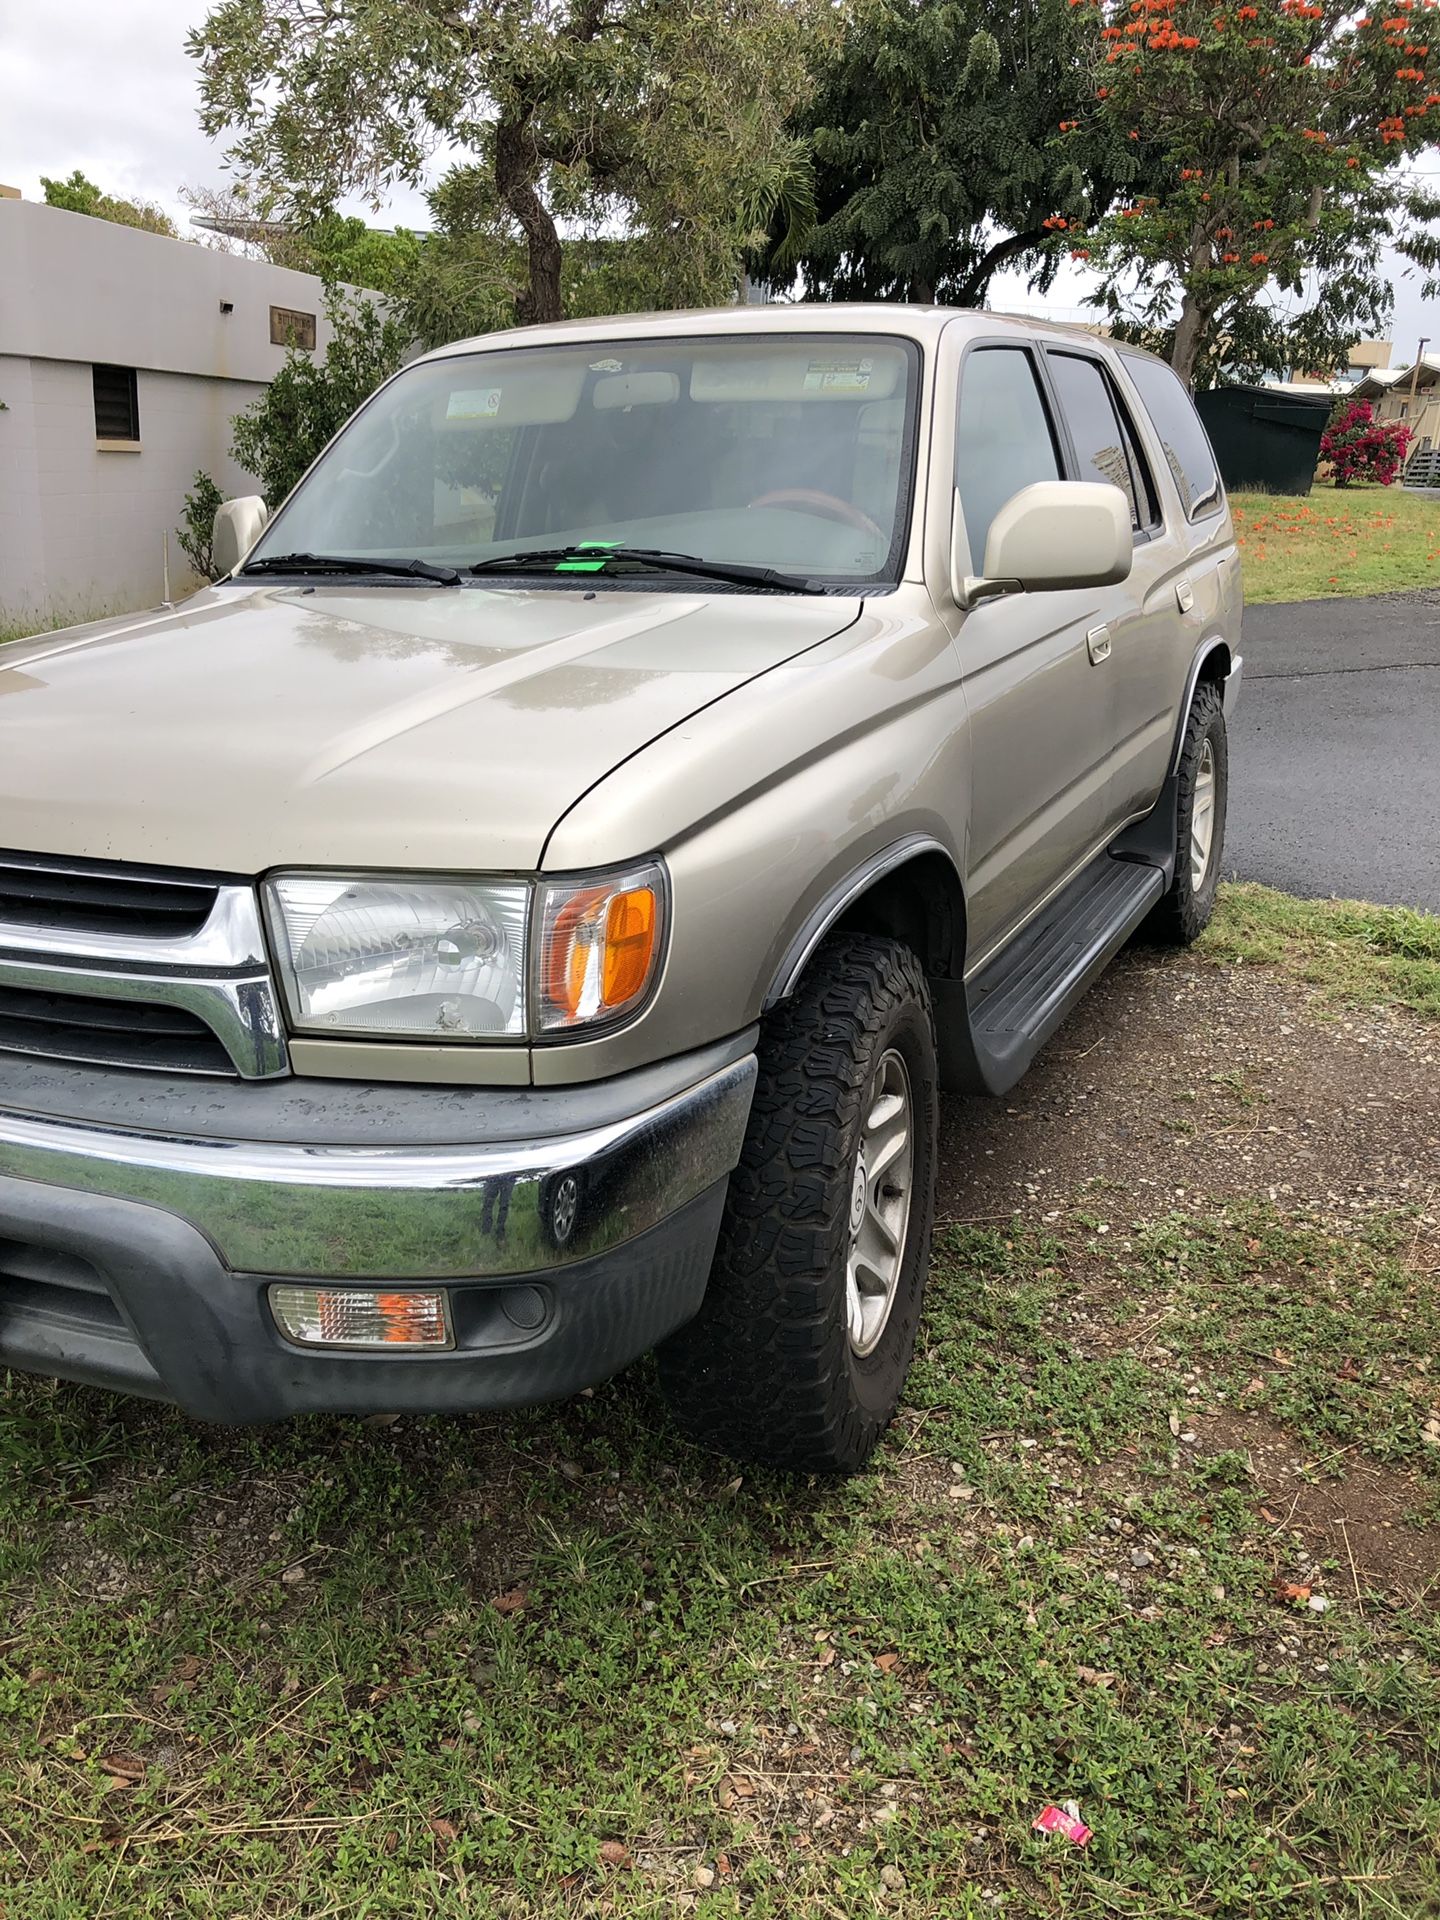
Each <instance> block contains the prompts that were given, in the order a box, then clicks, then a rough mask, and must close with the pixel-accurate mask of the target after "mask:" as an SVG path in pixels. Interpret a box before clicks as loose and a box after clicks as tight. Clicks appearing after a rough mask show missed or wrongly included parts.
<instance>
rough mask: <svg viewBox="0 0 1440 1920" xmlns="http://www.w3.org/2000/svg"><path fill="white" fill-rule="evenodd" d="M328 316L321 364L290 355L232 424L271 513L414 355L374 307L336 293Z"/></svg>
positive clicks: (238, 455)
mask: <svg viewBox="0 0 1440 1920" xmlns="http://www.w3.org/2000/svg"><path fill="white" fill-rule="evenodd" d="M325 311H326V315H327V317H328V319H329V321H330V325H331V327H332V328H333V330H334V332H333V338H332V339H331V341H330V344H329V346H328V347H327V349H326V351H325V354H324V356H323V358H321V359H318V360H317V359H316V358H315V357H314V355H313V354H309V353H303V352H301V351H300V350H299V349H298V348H294V347H292V348H291V349H290V350H289V352H288V353H287V354H286V355H285V364H284V366H283V367H281V369H280V371H279V373H277V374H276V376H275V378H274V379H273V380H272V381H271V382H270V385H269V386H268V387H267V388H266V390H265V392H264V393H262V394H261V395H260V397H259V399H258V400H256V401H255V402H254V404H253V405H252V406H250V407H248V408H247V409H246V411H245V412H244V413H242V414H238V415H237V416H236V418H235V421H234V423H233V428H232V432H233V440H234V444H233V446H232V448H231V452H232V453H233V455H234V457H235V459H236V461H238V463H239V464H240V465H241V466H242V467H244V468H245V470H246V472H247V473H253V474H254V475H255V477H256V479H257V480H258V481H259V482H260V491H261V493H262V494H263V495H264V496H265V499H266V500H267V501H268V502H269V504H270V505H271V506H272V507H278V506H279V504H280V502H281V501H282V500H283V499H284V498H285V496H286V494H288V493H289V491H290V489H291V488H292V487H293V486H294V485H295V482H296V481H297V480H298V479H299V478H300V476H301V474H303V473H304V471H305V469H306V468H307V467H308V466H309V465H310V462H311V461H312V460H313V459H314V458H315V456H316V455H317V454H318V453H319V452H320V451H321V449H322V448H323V447H325V446H327V445H328V444H329V442H330V441H331V440H332V439H333V438H334V437H335V435H336V434H337V433H338V432H339V431H340V429H341V427H343V426H344V424H345V422H346V421H347V420H348V419H349V418H350V416H351V414H352V413H353V412H354V411H355V409H356V408H357V407H358V406H359V405H360V403H361V401H362V400H366V399H368V398H369V396H370V395H371V394H372V393H373V392H374V391H375V389H376V387H378V386H379V385H380V382H381V381H382V380H388V379H389V377H390V375H391V374H392V373H394V372H395V371H396V370H397V368H398V367H400V365H401V364H402V362H403V361H404V359H405V356H406V353H407V352H408V350H409V347H410V335H409V332H408V329H407V328H406V327H405V325H404V323H403V322H402V321H400V320H397V319H396V318H395V317H394V316H393V315H389V314H382V313H381V312H380V311H379V310H378V309H377V307H376V306H375V304H374V302H373V301H370V300H363V299H361V298H359V297H358V296H357V295H351V296H348V297H347V296H346V295H344V294H342V293H340V292H339V291H338V290H336V289H333V288H332V289H331V290H330V292H329V293H328V294H327V296H326V303H325Z"/></svg>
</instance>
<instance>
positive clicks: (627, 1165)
mask: <svg viewBox="0 0 1440 1920" xmlns="http://www.w3.org/2000/svg"><path fill="white" fill-rule="evenodd" d="M755 1074H756V1062H755V1057H754V1055H753V1054H747V1055H746V1056H745V1058H744V1059H742V1060H737V1061H736V1062H735V1063H734V1064H733V1065H731V1066H728V1067H725V1068H722V1069H721V1071H720V1072H718V1073H715V1074H712V1075H710V1077H709V1078H708V1079H705V1080H702V1081H700V1082H699V1084H698V1085H696V1086H694V1087H691V1088H689V1089H688V1090H687V1091H686V1092H684V1093H681V1094H677V1095H676V1096H675V1097H674V1098H673V1099H670V1100H667V1101H665V1102H663V1103H662V1104H661V1105H659V1106H656V1107H652V1108H650V1109H648V1110H647V1111H645V1112H642V1113H637V1114H634V1115H632V1116H630V1117H629V1118H627V1119H624V1120H618V1121H615V1122H613V1123H611V1124H610V1125H608V1126H603V1127H596V1128H593V1129H590V1130H589V1131H586V1132H582V1133H574V1134H570V1135H566V1136H561V1137H558V1138H555V1139H547V1140H537V1141H523V1140H521V1141H514V1142H508V1143H497V1144H495V1145H493V1146H486V1147H416V1148H410V1147H403V1146H385V1147H355V1146H345V1147H337V1146H325V1145H323V1144H316V1145H314V1146H300V1145H296V1144H294V1143H280V1142H239V1141H221V1140H204V1139H195V1138H188V1139H187V1138H181V1137H168V1136H164V1135H159V1134H152V1133H130V1132H120V1131H117V1130H111V1129H104V1128H98V1127H87V1126H82V1125H76V1124H75V1123H74V1122H71V1121H64V1120H52V1119H46V1118H41V1117H39V1116H37V1115H34V1114H25V1113H17V1112H11V1111H6V1110H3V1109H0V1174H10V1175H13V1176H15V1177H17V1178H19V1179H22V1180H35V1181H39V1182H42V1183H44V1184H48V1185H50V1186H55V1187H65V1188H70V1189H72V1190H74V1191H77V1192H81V1193H98V1194H106V1195H109V1196H110V1197H112V1198H115V1199H122V1200H137V1201H140V1202H142V1203H144V1204H146V1205H149V1206H155V1207H159V1208H162V1209H163V1210H164V1211H165V1212H167V1213H171V1214H174V1215H176V1216H177V1217H179V1218H180V1219H183V1220H186V1221H188V1222H189V1223H190V1224H191V1225H192V1226H194V1227H197V1228H198V1229H199V1230H200V1231H201V1232H202V1233H204V1234H205V1235H206V1237H207V1238H208V1239H209V1240H210V1242H211V1244H212V1245H213V1246H214V1247H215V1249H216V1251H217V1253H218V1254H219V1255H220V1257H221V1259H222V1260H224V1261H225V1263H226V1265H227V1266H229V1267H230V1268H232V1269H233V1270H235V1271H237V1272H245V1273H256V1274H275V1275H295V1276H297V1277H298V1276H307V1275H308V1276H316V1277H323V1278H339V1277H342V1276H344V1277H355V1278H363V1277H376V1278H396V1279H399V1278H404V1279H413V1280H420V1279H447V1278H453V1279H460V1278H485V1277H487V1276H502V1275H503V1276H507V1277H508V1276H513V1275H517V1274H526V1273H539V1272H543V1271H545V1270H546V1269H548V1268H552V1267H559V1266H565V1265H568V1264H570V1263H571V1262H572V1261H576V1260H581V1259H587V1258H590V1257H592V1256H593V1255H596V1254H600V1253H605V1252H608V1251H609V1250H610V1249H611V1248H614V1247H617V1246H620V1245H622V1244H623V1243H624V1242H625V1241H627V1240H630V1239H633V1238H634V1237H635V1236H636V1235H637V1234H640V1233H643V1232H644V1231H645V1230H646V1229H647V1228H649V1227H652V1226H656V1225H658V1224H659V1223H660V1221H662V1220H664V1219H666V1218H667V1217H668V1216H669V1215H670V1214H672V1213H674V1212H676V1211H678V1209H679V1208H681V1207H683V1206H684V1205H685V1204H686V1203H687V1202H688V1201H690V1200H693V1199H695V1198H696V1197H697V1196H698V1195H699V1194H701V1193H703V1192H705V1191H706V1189H707V1188H709V1187H711V1186H713V1185H714V1184H715V1183H716V1181H718V1180H721V1179H723V1178H724V1177H725V1175H726V1174H728V1173H729V1172H730V1171H731V1170H732V1169H733V1167H734V1166H735V1163H736V1161H737V1160H738V1159H739V1157H740V1147H741V1143H742V1141H743V1139H744V1135H745V1126H746V1122H747V1120H748V1118H749V1113H750V1098H751V1094H752V1091H753V1089H754V1083H755Z"/></svg>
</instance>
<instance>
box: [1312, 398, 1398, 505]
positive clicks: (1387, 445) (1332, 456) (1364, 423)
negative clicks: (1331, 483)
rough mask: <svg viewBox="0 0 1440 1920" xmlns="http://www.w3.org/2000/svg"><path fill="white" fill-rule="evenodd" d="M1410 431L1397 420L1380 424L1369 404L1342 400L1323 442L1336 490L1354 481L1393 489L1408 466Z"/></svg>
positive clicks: (1330, 420)
mask: <svg viewBox="0 0 1440 1920" xmlns="http://www.w3.org/2000/svg"><path fill="white" fill-rule="evenodd" d="M1409 445H1410V429H1409V428H1408V427H1406V426H1402V425H1401V423H1400V421H1398V420H1377V419H1376V418H1375V409H1374V408H1373V407H1372V406H1371V404H1370V402H1369V401H1368V400H1341V401H1339V402H1338V403H1337V405H1336V407H1335V410H1334V412H1333V413H1332V414H1331V415H1330V419H1329V423H1328V424H1327V426H1326V428H1325V433H1324V437H1323V438H1322V439H1321V442H1320V458H1321V459H1322V460H1324V461H1326V462H1328V464H1329V467H1330V471H1331V473H1332V474H1333V475H1334V476H1335V484H1336V486H1337V487H1347V486H1349V484H1350V482H1351V481H1352V480H1374V481H1376V482H1378V484H1379V485H1380V486H1382V487H1388V486H1393V484H1394V482H1395V480H1396V478H1397V477H1398V475H1399V472H1400V469H1401V467H1403V466H1404V464H1405V454H1406V450H1407V449H1408V447H1409Z"/></svg>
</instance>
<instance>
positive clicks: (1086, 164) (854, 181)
mask: <svg viewBox="0 0 1440 1920" xmlns="http://www.w3.org/2000/svg"><path fill="white" fill-rule="evenodd" d="M1090 51H1091V36H1090V28H1089V25H1088V22H1087V21H1086V20H1085V19H1083V18H1082V17H1081V15H1080V14H1079V12H1078V11H1077V8H1076V6H1075V5H1074V4H1072V0H1016V3H1015V4H1014V5H1012V6H1011V7H1009V8H1002V7H996V6H994V5H993V4H991V0H854V4H853V5H852V7H851V10H850V12H849V13H848V15H847V16H846V18H845V23H844V28H843V32H842V33H841V35H840V38H839V40H838V42H837V43H836V45H835V46H834V47H833V49H832V50H830V51H829V52H828V55H827V56H826V57H823V58H822V60H821V62H820V64H819V68H818V71H817V76H816V89H815V94H814V97H813V99H812V100H811V102H810V103H809V105H808V106H807V107H806V108H805V109H804V111H803V113H802V114H801V115H800V116H799V117H798V119H797V121H796V122H795V130H796V131H797V132H799V133H801V134H803V135H804V136H805V137H806V138H807V139H808V140H809V141H810V142H811V144H812V146H813V150H814V157H815V176H816V202H817V220H816V225H815V228H814V230H813V232H812V233H811V234H810V235H809V237H808V238H807V239H806V240H805V241H804V242H803V243H802V246H801V273H802V275H803V278H804V284H805V289H806V291H807V293H809V294H811V295H812V297H814V296H818V297H820V298H825V299H835V300H849V299H882V300H896V299H911V300H923V301H928V300H934V299H941V300H946V301H949V302H951V303H953V304H955V305H958V306H976V305H979V304H980V303H982V302H983V301H984V299H985V296H986V293H987V290H988V288H989V285H990V281H991V278H992V277H993V275H994V274H995V273H996V272H997V271H998V270H999V269H1000V268H1001V267H1002V266H1005V265H1007V264H1009V263H1011V262H1015V261H1023V260H1028V261H1030V262H1031V263H1033V264H1035V265H1036V267H1037V268H1038V270H1039V276H1040V280H1041V282H1042V284H1048V282H1049V280H1050V279H1051V278H1052V277H1053V275H1054V272H1055V268H1056V266H1057V264H1058V259H1057V257H1056V256H1055V254H1054V253H1053V252H1051V251H1050V250H1049V247H1048V242H1049V240H1050V236H1051V235H1052V234H1053V233H1055V232H1056V231H1059V230H1062V229H1064V228H1065V227H1066V226H1067V225H1068V222H1069V220H1071V219H1084V218H1090V217H1093V216H1094V215H1095V214H1096V213H1103V212H1104V210H1105V209H1106V207H1108V205H1109V204H1110V202H1111V201H1112V200H1113V199H1114V197H1115V194H1116V192H1117V191H1118V190H1119V189H1120V187H1121V186H1122V185H1127V184H1130V183H1132V182H1133V181H1134V179H1135V178H1136V176H1137V171H1138V167H1137V159H1136V157H1135V156H1134V154H1133V150H1132V148H1131V146H1130V143H1129V142H1128V141H1126V142H1115V141H1110V142H1108V143H1106V142H1103V141H1102V140H1100V139H1099V138H1097V137H1095V136H1094V135H1092V137H1091V138H1090V139H1089V140H1088V141H1087V142H1086V143H1085V144H1084V146H1080V145H1072V144H1064V143H1061V144H1057V143H1056V141H1055V137H1054V136H1055V132H1056V127H1057V123H1068V122H1069V121H1070V120H1071V119H1072V118H1073V117H1074V116H1075V115H1077V114H1078V113H1079V112H1080V111H1081V109H1082V106H1083V104H1084V103H1086V102H1087V101H1088V100H1089V98H1090V95H1091V93H1092V92H1093V88H1094V81H1093V79H1092V78H1091V65H1090V58H1089V56H1090ZM1107 148H1108V150H1107ZM768 271H769V272H770V274H771V277H775V269H774V267H773V265H770V266H769V267H768Z"/></svg>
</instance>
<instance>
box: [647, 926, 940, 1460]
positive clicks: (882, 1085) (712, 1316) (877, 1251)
mask: <svg viewBox="0 0 1440 1920" xmlns="http://www.w3.org/2000/svg"><path fill="white" fill-rule="evenodd" d="M936 1116H937V1105H936V1071H935V1037H934V1028H933V1024H932V1020H931V1013H930V996H929V992H928V990H927V988H926V984H925V976H924V974H923V972H922V971H921V968H920V964H919V962H918V961H917V960H916V958H915V956H914V955H913V954H912V953H911V952H910V951H909V949H908V948H907V947H903V946H901V945H900V944H899V943H898V942H896V941H893V940H882V939H875V938H871V937H870V936H867V935H855V934H842V935H836V936H833V937H832V938H830V939H829V940H827V941H826V942H825V943H824V944H823V945H822V946H821V948H820V949H819V951H818V952H817V954H816V956H815V958H814V960H813V961H812V962H811V965H810V967H809V968H808V970H807V972H806V975H805V978H804V980H803V981H802V982H801V985H800V987H799V988H798V989H797V991H796V993H795V994H794V995H793V996H792V998H791V999H790V1000H788V1001H786V1002H785V1003H784V1004H783V1005H782V1006H781V1007H779V1008H777V1009H776V1011H775V1013H774V1014H772V1015H771V1016H770V1018H769V1020H768V1021H767V1023H766V1028H765V1034H764V1039H763V1042H762V1046H761V1051H760V1073H759V1078H758V1081H757V1083H756V1088H755V1098H754V1104H753V1106H752V1108H751V1113H750V1124H749V1129H748V1132H747V1135H746V1139H745V1145H744V1149H743V1151H742V1154H741V1159H740V1164H739V1166H738V1167H737V1168H736V1170H735V1172H734V1173H733V1174H732V1176H731V1180H730V1192H729V1198H728V1200H727V1203H726V1209H725V1218H724V1222H723V1224H722V1227H721V1231H720V1243H719V1247H718V1249H717V1252H716V1258H715V1266H714V1269H713V1271H712V1273H711V1277H710V1284H709V1287H708V1288H707V1290H706V1294H705V1301H704V1305H703V1306H702V1307H701V1309H700V1312H699V1314H698V1315H697V1316H696V1318H695V1319H694V1320H692V1321H691V1322H690V1324H689V1325H688V1326H686V1327H683V1328H681V1330H680V1331H679V1332H678V1333H677V1334H674V1335H673V1336H672V1337H671V1338H670V1339H669V1340H668V1341H666V1342H665V1344H664V1345H663V1346H662V1347H661V1348H660V1352H659V1366H660V1380H661V1385H662V1387H663V1389H664V1391H665V1394H666V1397H667V1399H668V1400H669V1402H670V1405H671V1408H672V1409H673V1411H674V1414H675V1418H676V1419H677V1420H678V1421H679V1423H680V1424H681V1425H682V1426H683V1427H685V1428H686V1430H687V1431H688V1432H689V1433H691V1434H692V1435H693V1436H694V1437H695V1438H696V1439H698V1440H701V1441H702V1442H704V1443H705V1444H706V1445H709V1446H713V1447H716V1448H719V1449H720V1450H721V1451H723V1452H726V1453H730V1454H734V1455H736V1456H738V1457H740V1458H744V1459H749V1460H756V1461H761V1462H764V1463H766V1464H768V1465H771V1466H779V1467H789V1468H795V1469H798V1470H801V1471H809V1472H820V1473H850V1472H853V1471H854V1470H855V1469H856V1468H857V1467H860V1466H862V1465H863V1464H864V1462H865V1461H866V1460H867V1459H868V1458H869V1456H870V1454H871V1453H872V1452H873V1451H874V1449H875V1446H876V1444H877V1442H878V1441H879V1439H880V1436H881V1434H882V1433H883V1432H884V1431H885V1428H886V1426H887V1425H888V1424H889V1422H890V1420H891V1418H892V1416H893V1415H894V1412H895V1409H896V1407H897V1405H898V1404H899V1400H900V1393H901V1389H902V1387H903V1386H904V1383H905V1375H906V1373H907V1371H908V1369H909V1366H910V1358H911V1355H912V1353H913V1352H914V1348H915V1335H916V1330H917V1328H918V1325H919V1318H920V1302H921V1296H922V1294H923V1292H924V1286H925V1272H926V1268H927V1266H928V1264H929V1258H930V1229H931V1222H932V1218H933V1214H934V1190H935V1134H936Z"/></svg>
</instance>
